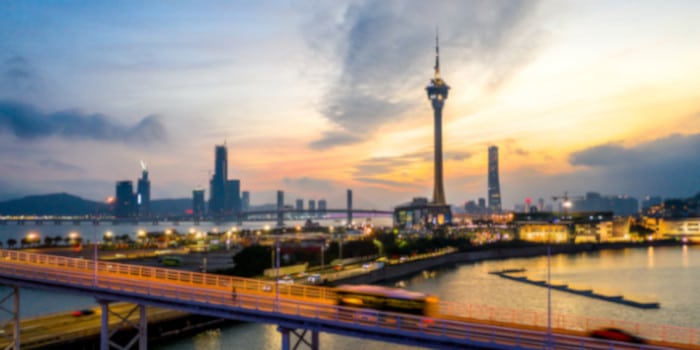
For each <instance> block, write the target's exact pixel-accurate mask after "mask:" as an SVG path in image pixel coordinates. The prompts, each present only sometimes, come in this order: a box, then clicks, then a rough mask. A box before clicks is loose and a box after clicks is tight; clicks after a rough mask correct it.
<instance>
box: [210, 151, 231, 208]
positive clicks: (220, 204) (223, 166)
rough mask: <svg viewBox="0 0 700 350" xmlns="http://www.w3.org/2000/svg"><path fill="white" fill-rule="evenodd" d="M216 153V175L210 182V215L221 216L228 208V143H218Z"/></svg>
mask: <svg viewBox="0 0 700 350" xmlns="http://www.w3.org/2000/svg"><path fill="white" fill-rule="evenodd" d="M214 153H215V159H214V175H212V177H211V181H210V183H209V215H211V216H221V215H223V214H224V211H225V208H226V181H227V179H228V174H227V171H228V170H227V169H228V155H227V151H226V145H217V146H216V148H215V152H214Z"/></svg>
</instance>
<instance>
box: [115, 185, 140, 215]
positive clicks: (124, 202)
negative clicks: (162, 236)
mask: <svg viewBox="0 0 700 350" xmlns="http://www.w3.org/2000/svg"><path fill="white" fill-rule="evenodd" d="M115 192H116V196H115V197H116V200H115V202H114V216H116V217H117V218H131V217H134V216H136V210H137V208H136V201H135V200H134V184H133V182H131V181H130V180H125V181H117V185H116V191H115Z"/></svg>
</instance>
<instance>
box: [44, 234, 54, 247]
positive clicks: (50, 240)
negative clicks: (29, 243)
mask: <svg viewBox="0 0 700 350" xmlns="http://www.w3.org/2000/svg"><path fill="white" fill-rule="evenodd" d="M44 244H45V245H46V246H51V245H52V244H53V238H51V237H49V236H46V237H44Z"/></svg>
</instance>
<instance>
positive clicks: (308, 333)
mask: <svg viewBox="0 0 700 350" xmlns="http://www.w3.org/2000/svg"><path fill="white" fill-rule="evenodd" d="M277 331H278V332H280V334H281V335H282V350H298V349H311V350H318V331H314V330H308V329H292V328H286V327H282V326H280V327H278V328H277ZM308 338H310V339H308ZM292 341H294V344H293V346H292Z"/></svg>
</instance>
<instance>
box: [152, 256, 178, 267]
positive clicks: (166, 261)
mask: <svg viewBox="0 0 700 350" xmlns="http://www.w3.org/2000/svg"><path fill="white" fill-rule="evenodd" d="M158 260H160V263H161V264H163V265H165V266H182V258H181V257H179V256H162V257H160V258H158Z"/></svg>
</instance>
